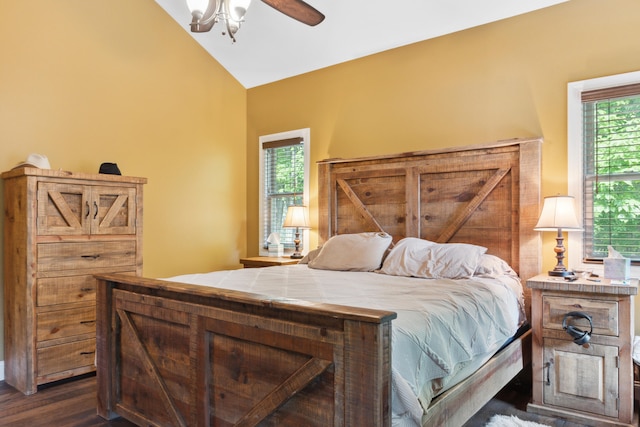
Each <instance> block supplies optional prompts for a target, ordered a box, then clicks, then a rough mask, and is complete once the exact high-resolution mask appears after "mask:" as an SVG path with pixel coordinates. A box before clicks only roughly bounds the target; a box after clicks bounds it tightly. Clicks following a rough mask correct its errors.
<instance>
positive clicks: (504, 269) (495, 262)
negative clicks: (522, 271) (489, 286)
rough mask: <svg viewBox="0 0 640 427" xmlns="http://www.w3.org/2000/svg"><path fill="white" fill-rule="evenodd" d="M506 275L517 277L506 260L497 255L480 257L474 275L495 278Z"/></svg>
mask: <svg viewBox="0 0 640 427" xmlns="http://www.w3.org/2000/svg"><path fill="white" fill-rule="evenodd" d="M504 274H508V275H511V276H517V274H516V272H515V271H514V270H513V268H511V266H510V265H509V264H507V262H506V261H505V260H503V259H502V258H498V257H497V256H495V255H489V254H484V255H482V256H481V257H480V260H479V261H478V265H477V266H476V271H475V272H474V274H473V275H474V276H490V277H495V276H502V275H504Z"/></svg>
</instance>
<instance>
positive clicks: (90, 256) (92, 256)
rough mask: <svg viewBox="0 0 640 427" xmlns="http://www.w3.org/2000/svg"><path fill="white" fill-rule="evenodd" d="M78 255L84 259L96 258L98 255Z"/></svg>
mask: <svg viewBox="0 0 640 427" xmlns="http://www.w3.org/2000/svg"><path fill="white" fill-rule="evenodd" d="M80 257H81V258H84V259H98V258H100V255H80Z"/></svg>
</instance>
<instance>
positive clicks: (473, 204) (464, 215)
mask: <svg viewBox="0 0 640 427" xmlns="http://www.w3.org/2000/svg"><path fill="white" fill-rule="evenodd" d="M510 170H511V168H500V169H498V170H496V171H495V173H494V174H493V175H492V176H491V178H489V179H488V180H487V182H485V184H484V185H483V186H482V188H481V189H480V191H478V194H476V195H475V196H474V197H473V199H471V200H470V201H469V203H468V204H467V205H466V206H465V208H464V209H462V210H461V211H460V212H459V213H458V215H456V216H455V217H454V218H453V220H451V222H449V224H447V226H446V227H445V228H444V229H443V230H442V232H441V233H440V235H439V236H438V239H437V240H436V241H437V242H439V243H446V242H448V241H449V239H451V237H453V235H454V234H455V233H456V232H457V231H458V230H459V229H460V227H462V224H464V223H465V222H466V221H467V220H468V219H469V217H470V216H471V214H473V212H474V211H475V210H476V209H478V207H479V206H480V205H481V204H482V202H483V201H484V200H485V199H486V198H487V196H488V195H489V194H491V192H492V191H493V190H494V188H496V186H497V185H498V184H499V183H500V181H502V179H503V178H504V177H505V176H506V175H507V173H509V171H510Z"/></svg>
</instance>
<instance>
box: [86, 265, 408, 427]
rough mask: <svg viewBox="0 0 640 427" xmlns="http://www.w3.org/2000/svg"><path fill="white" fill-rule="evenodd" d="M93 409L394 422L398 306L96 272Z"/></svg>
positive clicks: (228, 418)
mask: <svg viewBox="0 0 640 427" xmlns="http://www.w3.org/2000/svg"><path fill="white" fill-rule="evenodd" d="M98 284H99V286H98V294H97V376H98V378H97V379H98V414H99V415H101V416H102V417H104V418H113V417H116V416H123V417H124V418H127V419H129V420H130V421H132V422H134V423H136V424H138V425H145V426H147V425H149V426H152V425H153V426H256V425H260V426H275V425H278V426H302V425H304V426H318V427H320V426H321V427H326V426H346V427H351V426H370V427H375V426H390V425H391V412H390V404H391V401H390V400H391V395H390V393H391V390H390V375H391V365H390V364H391V342H390V340H391V320H392V319H394V318H395V317H396V314H395V313H393V312H388V311H379V310H367V309H359V308H351V307H343V306H335V305H328V304H314V303H306V302H300V301H293V300H288V299H278V298H271V297H266V296H261V295H254V294H248V293H242V292H235V291H226V290H221V289H215V288H207V287H202V286H194V285H186V284H180V283H174V282H167V281H160V280H152V279H144V278H140V277H131V276H124V275H115V274H114V275H103V276H99V278H98Z"/></svg>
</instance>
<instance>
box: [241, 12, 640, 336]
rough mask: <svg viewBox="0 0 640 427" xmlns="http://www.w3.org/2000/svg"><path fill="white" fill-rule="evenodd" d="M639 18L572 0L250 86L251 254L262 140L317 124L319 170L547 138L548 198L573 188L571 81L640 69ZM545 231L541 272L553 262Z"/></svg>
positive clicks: (314, 148)
mask: <svg viewBox="0 0 640 427" xmlns="http://www.w3.org/2000/svg"><path fill="white" fill-rule="evenodd" d="M638 16H640V2H637V1H635V0H608V1H606V2H603V1H601V0H580V1H570V2H567V3H563V4H560V5H557V6H553V7H549V8H547V9H543V10H540V11H536V12H533V13H529V14H526V15H523V16H517V17H514V18H511V19H507V20H503V21H500V22H497V23H492V24H488V25H484V26H481V27H477V28H474V29H470V30H467V31H462V32H459V33H456V34H452V35H448V36H444V37H440V38H437V39H433V40H428V41H424V42H421V43H416V44H413V45H410V46H406V47H402V48H398V49H394V50H390V51H387V52H383V53H380V54H376V55H372V56H369V57H366V58H362V59H358V60H354V61H350V62H347V63H344V64H340V65H336V66H333V67H330V68H326V69H323V70H319V71H316V72H311V73H308V74H305V75H301V76H297V77H293V78H290V79H286V80H282V81H280V82H276V83H272V84H269V85H264V86H260V87H257V88H253V89H250V90H249V91H248V100H247V102H248V109H247V116H248V121H247V123H248V131H247V135H248V138H247V172H248V173H247V182H248V188H247V209H248V218H249V220H248V224H247V233H248V242H247V245H248V246H247V248H248V253H249V254H256V253H257V248H258V241H257V228H258V217H257V212H258V188H257V186H258V176H257V170H258V142H257V141H258V137H259V136H260V135H265V134H271V133H276V132H282V131H286V130H290V129H299V128H305V127H309V128H310V129H311V160H312V162H314V163H315V162H316V161H318V160H321V159H324V158H330V157H354V156H369V155H377V154H388V153H399V152H404V151H412V150H424V149H431V148H441V147H447V146H456V145H469V144H478V143H483V142H492V141H496V140H501V139H509V138H514V137H533V136H542V137H544V144H543V159H542V161H543V164H542V193H543V195H553V194H557V193H566V191H567V175H568V173H570V171H568V170H567V166H566V165H567V136H566V135H567V125H566V120H567V114H566V108H567V102H566V99H567V97H566V94H567V83H568V82H571V81H576V80H583V79H588V78H594V77H599V76H604V75H611V74H618V73H624V72H629V71H635V70H640V43H638V40H640V26H638V25H637V22H636V21H637V17H638ZM390 30H391V29H390V28H385V29H381V31H390ZM311 170H312V175H311V194H312V198H311V201H310V210H311V218H312V219H311V221H312V223H313V224H314V225H315V224H317V200H316V198H315V194H316V193H317V186H316V182H317V169H316V168H315V167H312V169H311ZM548 234H553V233H545V235H544V236H543V242H544V243H543V252H542V254H541V256H542V257H543V261H544V265H543V267H544V271H546V270H548V269H551V268H552V267H553V265H555V258H554V252H553V246H555V240H554V239H553V237H554V236H552V235H548ZM311 238H312V242H311V244H312V247H314V246H315V244H316V243H317V235H316V234H315V230H312V236H311ZM568 250H571V248H568ZM636 330H638V331H640V314H637V315H636Z"/></svg>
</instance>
